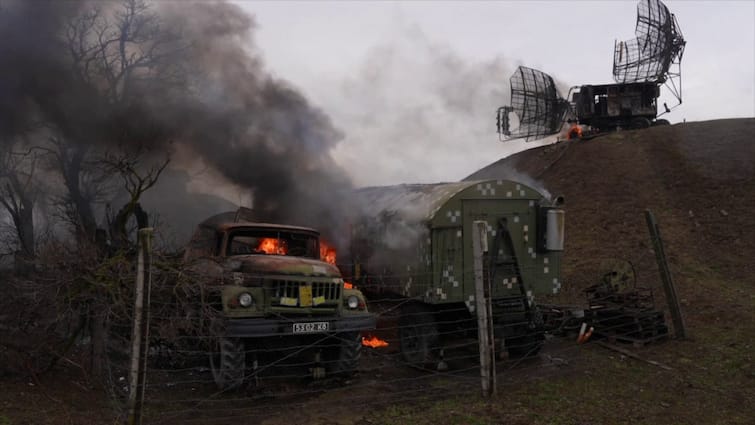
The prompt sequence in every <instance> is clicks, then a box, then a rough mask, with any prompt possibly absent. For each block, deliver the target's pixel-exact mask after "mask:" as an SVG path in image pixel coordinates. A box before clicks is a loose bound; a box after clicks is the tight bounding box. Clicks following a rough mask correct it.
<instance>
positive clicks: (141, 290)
mask: <svg viewBox="0 0 755 425" xmlns="http://www.w3.org/2000/svg"><path fill="white" fill-rule="evenodd" d="M138 235H139V236H138V246H139V252H138V256H137V262H136V288H135V297H134V321H133V326H132V329H131V370H130V373H129V394H128V409H129V415H128V423H129V425H141V423H142V405H143V403H144V386H145V384H146V378H147V374H146V367H145V366H146V364H147V344H148V338H147V331H148V326H147V324H146V323H145V320H144V300H145V298H147V299H149V289H150V288H149V286H150V283H151V278H152V273H151V269H152V267H151V258H150V252H151V242H152V228H144V229H139V234H138ZM145 280H146V281H147V285H145ZM148 307H149V306H148Z"/></svg>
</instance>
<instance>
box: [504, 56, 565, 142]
mask: <svg viewBox="0 0 755 425" xmlns="http://www.w3.org/2000/svg"><path fill="white" fill-rule="evenodd" d="M509 82H510V83H511V106H502V107H500V108H498V133H499V134H500V135H501V136H503V138H504V139H521V138H523V139H525V140H526V141H530V140H535V139H541V138H543V137H545V136H549V135H552V134H555V133H558V132H559V130H560V129H561V125H562V123H563V121H564V116H565V115H566V112H567V111H568V109H569V103H568V102H567V101H566V99H564V98H562V97H561V96H560V95H559V93H558V90H557V89H556V85H555V84H554V82H553V78H551V76H550V75H548V74H546V73H544V72H542V71H538V70H536V69H532V68H527V67H525V66H520V67H519V68H517V69H516V71H515V72H514V74H513V75H512V76H511V78H510V79H509ZM511 114H514V115H515V117H516V119H517V120H518V122H519V125H518V126H517V127H515V128H514V129H513V130H512V129H511V128H510V127H511V124H512V123H511V118H512V117H511Z"/></svg>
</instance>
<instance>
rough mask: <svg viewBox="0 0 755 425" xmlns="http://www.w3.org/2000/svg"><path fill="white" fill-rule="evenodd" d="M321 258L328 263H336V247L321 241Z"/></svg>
mask: <svg viewBox="0 0 755 425" xmlns="http://www.w3.org/2000/svg"><path fill="white" fill-rule="evenodd" d="M320 259H321V260H322V261H325V262H326V263H329V264H332V265H334V266H335V265H336V249H335V248H333V247H332V246H330V245H328V244H327V243H325V242H323V241H320Z"/></svg>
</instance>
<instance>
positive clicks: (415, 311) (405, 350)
mask: <svg viewBox="0 0 755 425" xmlns="http://www.w3.org/2000/svg"><path fill="white" fill-rule="evenodd" d="M398 332H399V340H400V343H401V357H402V358H403V359H404V361H405V362H406V363H407V364H409V365H410V366H414V367H423V366H425V365H426V364H428V363H430V362H431V361H432V356H433V349H434V348H436V347H437V345H438V326H437V324H436V323H435V318H434V315H433V313H432V311H429V310H428V309H427V308H425V307H423V306H421V305H419V304H408V305H406V306H404V308H402V309H401V317H400V318H399V330H398Z"/></svg>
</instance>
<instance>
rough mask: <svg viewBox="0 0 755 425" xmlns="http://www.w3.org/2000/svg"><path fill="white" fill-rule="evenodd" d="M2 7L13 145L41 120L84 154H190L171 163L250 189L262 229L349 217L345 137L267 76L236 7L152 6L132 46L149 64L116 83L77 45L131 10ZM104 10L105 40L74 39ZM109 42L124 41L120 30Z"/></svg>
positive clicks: (4, 86)
mask: <svg viewBox="0 0 755 425" xmlns="http://www.w3.org/2000/svg"><path fill="white" fill-rule="evenodd" d="M134 4H135V5H137V6H139V5H140V2H139V1H136V2H134ZM0 5H1V7H0V57H2V58H3V61H2V65H0V93H1V94H2V96H0V132H2V133H0V134H1V135H2V136H3V137H2V140H3V141H7V140H13V139H14V137H16V136H18V135H21V134H23V133H24V132H25V131H26V130H27V128H29V127H30V126H33V125H34V124H35V123H39V122H42V123H44V125H45V126H46V127H47V128H51V129H52V130H51V131H52V132H54V133H55V134H57V135H59V137H61V138H64V139H65V140H66V141H68V142H69V143H72V144H73V145H78V146H87V147H89V146H94V147H97V148H98V149H105V150H106V149H110V148H111V147H112V148H114V147H117V148H123V149H139V150H143V151H147V152H148V153H149V154H148V156H150V157H160V156H164V155H168V154H173V153H175V151H176V150H177V149H178V148H180V149H179V150H181V151H182V152H183V153H182V154H181V155H177V156H176V155H174V156H173V159H174V163H173V164H172V165H173V166H178V167H182V168H192V167H194V168H196V167H197V166H206V167H210V168H211V169H212V173H213V174H214V175H216V176H219V177H220V178H221V179H223V180H225V181H226V182H227V183H230V185H231V186H233V187H240V188H244V189H245V190H247V191H248V192H249V193H248V194H244V196H242V197H240V198H251V199H252V200H253V207H254V209H255V211H256V214H258V217H257V218H258V219H259V220H260V221H262V220H265V221H279V222H287V223H292V224H301V225H308V226H313V227H317V228H320V229H323V230H326V229H331V228H335V227H336V226H335V223H337V222H338V220H339V216H340V214H341V211H343V210H345V209H344V208H343V205H344V203H345V201H344V199H342V195H343V194H345V193H347V192H348V191H349V190H350V189H351V183H350V179H349V178H348V176H347V175H346V173H345V172H344V171H343V169H342V168H341V167H340V166H339V165H338V164H337V163H336V162H335V161H334V159H333V157H332V156H331V152H332V150H333V149H334V148H335V147H336V146H337V144H338V143H339V142H340V140H341V139H342V138H343V136H342V134H341V132H339V131H338V130H337V129H336V128H335V127H334V125H333V124H332V123H331V121H330V119H329V118H328V117H327V116H326V115H325V114H324V113H323V112H322V111H320V110H319V109H317V108H316V107H314V106H313V105H311V104H310V103H309V101H308V100H307V99H305V98H304V97H303V96H302V95H301V94H300V93H299V92H298V91H297V90H296V89H294V88H293V87H292V86H290V85H289V84H287V83H286V82H285V81H282V80H279V79H276V78H273V77H272V76H271V75H270V74H269V73H268V72H267V71H266V70H265V69H264V66H263V63H262V61H261V59H260V58H259V57H258V55H257V54H256V52H255V47H254V46H253V45H251V44H250V40H251V39H252V37H251V36H252V33H253V31H254V28H255V22H254V19H253V18H252V17H251V16H250V15H248V14H246V13H244V12H243V11H242V10H241V9H240V8H239V7H238V6H236V5H232V4H228V3H225V2H213V3H201V2H191V3H188V2H155V3H154V4H148V6H149V7H148V9H147V10H146V11H145V13H144V15H143V16H142V17H141V18H140V19H138V20H135V21H134V28H136V30H135V31H141V33H135V38H136V39H137V40H146V41H143V42H142V43H141V44H139V43H134V44H133V45H130V46H129V45H127V46H126V47H125V49H126V53H127V54H132V53H133V54H144V55H146V56H147V58H148V59H149V60H151V63H150V64H149V65H148V66H144V67H139V66H138V64H136V65H137V66H135V67H134V69H133V71H132V72H131V73H130V74H125V75H123V78H122V79H121V80H117V81H111V80H108V78H107V76H108V73H107V71H109V69H105V67H106V66H107V65H104V64H105V62H101V63H93V64H92V67H91V68H86V67H85V65H83V64H82V63H81V62H80V61H79V60H80V59H81V58H78V57H76V54H75V53H73V54H72V53H71V52H72V51H74V52H75V49H71V48H70V46H71V43H74V45H77V44H76V43H80V44H81V45H86V46H89V45H93V46H95V47H96V43H95V41H96V38H95V34H96V30H97V29H98V28H99V27H98V26H97V25H100V26H103V25H112V24H113V22H117V20H118V18H119V17H120V16H122V15H119V14H122V13H123V6H124V3H123V2H93V3H89V2H83V1H80V2H23V1H2V2H0ZM94 10H97V11H98V13H99V15H98V16H97V18H96V19H101V20H100V21H96V22H97V25H95V26H93V27H92V28H93V29H94V30H95V32H93V33H90V34H88V35H87V36H86V37H84V38H83V40H82V39H77V38H76V37H75V36H76V35H78V34H80V33H73V32H72V31H74V30H75V29H76V28H80V26H83V25H84V24H85V23H86V22H87V21H86V19H87V18H88V17H91V16H93V15H91V13H92V11H94ZM92 19H95V18H92ZM77 26H79V27H77ZM72 34H74V37H71V35H72ZM105 36H106V37H109V36H114V37H116V38H115V39H116V40H117V37H118V36H119V34H111V33H105ZM140 37H141V38H140ZM150 37H152V38H150ZM84 50H86V48H85V49H84ZM145 52H146V53H145ZM77 61H79V62H77ZM108 63H109V62H108ZM87 65H88V64H87ZM97 66H99V67H102V68H103V69H99V68H96V67H97ZM82 69H84V70H87V71H91V72H90V73H89V74H85V73H84V72H82ZM92 75H94V77H92ZM33 142H34V141H32V143H33ZM176 161H182V162H183V163H176ZM157 190H175V188H165V187H162V189H160V187H158V188H157ZM181 190H185V188H181ZM203 218H204V217H197V218H196V221H197V222H198V221H199V220H201V219H203Z"/></svg>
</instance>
